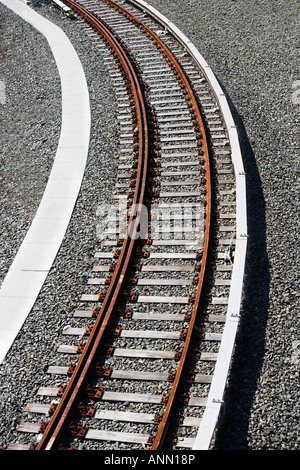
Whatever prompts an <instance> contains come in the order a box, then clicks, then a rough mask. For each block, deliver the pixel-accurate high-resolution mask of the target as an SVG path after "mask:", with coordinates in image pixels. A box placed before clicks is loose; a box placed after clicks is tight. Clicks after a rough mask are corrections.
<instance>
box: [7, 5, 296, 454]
mask: <svg viewBox="0 0 300 470" xmlns="http://www.w3.org/2000/svg"><path fill="white" fill-rule="evenodd" d="M44 3H45V2H44ZM149 3H150V4H151V5H153V6H154V7H155V8H157V9H158V10H159V11H160V12H161V13H163V14H165V15H166V16H167V17H168V18H169V19H170V20H171V21H173V22H174V23H175V24H176V26H178V28H180V29H181V30H182V31H183V33H185V34H186V36H187V37H188V38H189V39H190V40H191V41H192V42H193V43H194V44H195V46H196V47H197V48H198V50H199V51H200V53H201V54H202V55H203V57H204V58H205V59H206V61H207V62H208V63H209V65H210V66H211V68H212V70H213V71H214V73H215V74H216V76H217V78H218V80H219V82H220V84H221V86H222V87H223V89H224V92H225V93H226V95H227V97H228V101H229V103H230V105H231V108H232V113H233V116H234V119H235V122H236V125H237V127H238V132H239V136H240V143H241V148H242V154H243V159H244V165H245V170H246V173H247V205H248V207H247V210H248V234H249V241H248V247H249V248H248V255H247V265H246V273H245V274H246V275H245V289H244V300H243V305H242V312H241V313H242V318H241V328H240V331H239V335H238V338H237V339H238V341H237V346H236V351H235V355H234V359H233V364H232V370H231V375H230V380H229V383H228V390H227V393H226V396H225V401H226V408H225V413H224V417H223V422H222V426H221V428H220V430H219V432H218V434H217V436H216V439H215V442H214V448H215V449H217V450H224V449H226V450H230V449H234V450H245V449H249V450H285V449H287V450H295V449H297V448H298V446H299V440H298V439H299V437H298V435H299V431H298V426H299V424H298V423H299V421H298V419H299V360H300V351H299V349H300V338H299V320H298V317H297V311H296V306H297V303H298V304H299V301H298V302H297V299H299V291H298V290H297V287H298V266H297V263H298V262H299V261H298V231H297V227H298V225H297V224H298V221H297V215H298V210H297V209H298V174H299V168H298V164H299V146H298V145H299V122H300V116H299V98H298V97H297V93H295V91H297V80H299V78H300V77H299V68H298V51H299V43H298V38H297V27H296V24H297V16H298V15H299V8H297V2H296V1H294V0H285V1H283V0H278V1H277V2H270V1H267V0H257V1H256V2H251V8H249V2H247V0H236V1H230V2H229V1H228V0H219V1H218V2H216V1H214V2H211V1H209V0H202V1H201V2H198V1H196V0H190V1H185V2H184V8H183V6H182V5H183V4H182V1H180V0H169V2H164V1H160V0H150V1H149ZM36 10H37V11H38V12H39V13H41V14H42V15H48V16H49V17H50V19H51V20H52V21H54V22H55V23H56V24H58V25H59V26H61V27H62V28H63V29H64V31H65V32H66V33H67V34H68V36H69V38H70V40H71V42H72V44H73V45H74V47H75V49H76V50H77V52H78V54H79V57H80V59H81V61H82V64H83V67H84V70H85V73H86V76H87V81H88V86H89V91H90V100H91V108H92V137H91V143H90V153H89V159H88V165H87V169H86V174H85V178H84V181H83V185H82V190H81V193H80V196H79V198H78V202H77V205H76V208H75V211H74V216H73V218H72V221H71V224H70V227H69V230H68V232H67V234H66V237H65V240H64V242H63V245H62V248H61V250H60V254H59V257H58V258H57V260H56V262H55V264H54V266H53V269H52V270H51V273H50V275H49V277H48V279H47V281H46V283H45V285H44V287H43V289H42V292H41V294H40V296H39V299H38V301H37V303H36V305H35V307H34V309H33V311H32V312H31V314H30V316H29V318H28V319H27V321H26V322H25V324H24V327H23V329H22V331H21V332H20V334H19V335H18V337H17V340H16V342H15V344H14V345H13V347H12V349H11V351H10V352H9V354H8V356H7V358H6V360H5V362H4V364H3V365H2V366H1V368H0V395H1V405H0V406H1V409H0V449H5V448H6V446H7V444H8V443H9V442H14V441H17V440H18V433H17V432H16V426H17V424H18V423H19V421H20V419H21V418H22V413H23V409H24V406H25V405H26V403H27V402H28V401H34V397H35V393H36V390H37V388H38V386H39V385H40V384H41V383H42V382H43V379H44V375H45V371H46V368H47V367H48V366H49V364H51V361H53V363H56V362H57V359H56V356H57V355H56V348H57V346H58V340H57V341H56V340H55V334H54V333H53V331H54V332H57V337H59V334H60V332H61V329H62V328H63V327H64V326H65V325H66V324H68V323H70V322H71V321H72V325H73V324H74V320H73V318H72V309H73V308H75V307H77V305H78V299H79V297H80V295H81V293H82V287H83V283H84V280H83V278H82V273H83V272H85V271H86V270H88V269H90V266H91V260H92V258H93V255H94V252H95V251H96V247H97V238H96V236H95V234H96V232H95V231H96V223H97V220H96V213H97V207H98V205H99V204H101V202H103V203H105V202H109V200H110V199H109V198H110V194H111V193H112V188H113V178H114V175H115V173H116V167H117V143H118V142H117V137H118V135H117V129H118V128H117V119H116V111H115V101H114V95H113V90H112V86H111V82H110V78H109V76H108V73H107V70H106V68H105V64H104V62H103V60H102V58H101V56H100V54H99V52H98V50H97V48H96V47H94V46H93V45H92V43H91V41H90V40H89V39H87V38H86V37H85V35H84V34H82V33H81V32H80V27H79V26H78V25H76V22H71V21H70V20H67V19H66V18H64V17H63V16H62V15H61V14H60V13H59V12H58V11H57V10H55V8H53V7H48V6H38V2H36ZM0 13H1V16H2V25H3V26H2V29H1V48H2V51H1V52H2V54H4V60H3V64H4V68H3V70H1V75H0V80H5V84H6V90H7V98H6V100H5V103H4V104H1V105H0V111H1V117H2V121H3V126H4V127H3V129H4V132H3V131H1V134H2V133H3V136H4V139H3V138H2V136H1V139H3V141H4V143H3V146H2V151H1V155H0V157H1V185H3V186H2V187H3V188H6V191H3V192H2V191H1V208H2V209H1V217H0V220H1V227H2V226H3V230H2V237H1V242H0V252H1V272H0V275H1V276H2V277H3V276H4V274H5V272H6V270H7V269H8V267H9V265H10V263H11V261H12V258H13V255H14V253H15V251H16V249H17V247H18V244H19V243H20V242H21V241H22V237H23V236H24V235H25V233H26V230H27V228H28V226H29V223H30V220H31V217H32V213H34V209H33V207H36V205H37V204H38V201H39V198H40V197H41V194H42V192H43V188H44V185H45V184H46V179H47V171H49V169H50V167H51V160H52V159H53V156H54V153H55V149H56V145H57V140H58V132H59V129H60V91H59V77H58V74H57V69H56V67H55V64H54V61H53V57H52V55H51V52H50V50H49V48H48V45H47V43H46V41H45V40H44V38H43V37H41V36H40V35H39V34H38V33H36V32H35V31H34V30H32V29H30V28H29V27H28V26H27V25H24V23H23V22H22V20H20V19H18V18H17V17H16V16H15V15H13V14H12V13H11V12H9V10H8V9H6V8H4V7H2V6H1V8H0ZM18 38H19V39H18ZM20 38H22V40H21V39H20ZM3 50H4V52H3ZM29 57H31V59H32V60H31V61H30V60H29ZM95 57H96V58H97V60H96V59H95ZM22 60H23V64H26V67H25V65H23V68H22V72H20V69H19V67H21V64H22ZM31 67H32V70H31ZM45 71H46V72H45ZM41 72H43V73H41ZM34 74H35V75H34ZM30 77H36V78H35V83H39V84H40V85H39V86H40V87H41V88H38V90H37V87H35V86H34V85H33V84H32V83H33V79H32V80H30ZM45 77H47V79H46V78H45ZM49 77H50V79H49ZM16 83H19V85H20V86H19V87H17V86H16ZM21 91H22V92H21ZM32 93H36V95H37V96H36V97H35V99H34V102H35V103H37V104H36V106H34V107H33V109H34V110H35V112H33V111H32V109H31V108H32V107H31V106H29V104H30V101H31V100H30V96H32ZM40 95H41V96H43V97H44V101H46V103H47V106H46V108H47V109H46V110H45V109H42V108H41V106H42V105H43V100H38V99H37V98H38V96H40ZM40 115H42V116H43V121H45V125H42V121H41V119H40V118H39V116H40ZM11 116H13V117H14V119H12V118H11ZM50 117H51V119H50ZM49 121H50V122H51V125H49ZM37 130H38V131H39V132H38V133H37V132H36V131H37ZM16 135H19V136H20V137H19V138H18V141H19V146H16V145H15V144H16V142H17V138H16ZM24 135H25V136H26V139H24V140H23V141H22V136H24ZM99 142H100V144H99ZM25 143H26V146H28V147H26V149H25V150H24V148H22V145H25ZM13 144H14V146H13ZM19 147H20V148H19ZM12 148H14V152H12V150H11V149H12ZM20 154H24V155H28V158H24V159H23V160H24V162H26V165H25V168H24V167H23V166H22V167H19V165H20ZM31 157H32V158H31ZM41 159H43V165H44V166H45V168H47V171H44V172H41V171H40V169H41V166H42V165H41ZM16 168H17V169H18V172H17V170H16ZM19 168H20V170H19ZM21 170H22V173H21ZM41 173H42V174H41ZM25 183H26V184H25ZM13 184H14V187H15V188H16V189H12V190H11V191H12V192H10V193H9V194H8V192H7V188H11V185H13ZM21 185H22V186H21ZM16 191H20V193H16ZM6 194H7V196H6ZM14 194H17V195H18V194H22V196H17V197H16V198H14V197H13V195H14ZM8 203H9V204H11V205H10V206H9V207H10V209H9V210H8V209H7V204H8ZM4 227H5V230H6V231H7V232H5V230H4ZM9 227H11V228H9ZM1 280H2V279H1ZM297 414H298V417H297Z"/></svg>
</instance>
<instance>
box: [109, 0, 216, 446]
mask: <svg viewBox="0 0 300 470" xmlns="http://www.w3.org/2000/svg"><path fill="white" fill-rule="evenodd" d="M104 1H105V2H106V3H108V4H109V5H111V6H113V7H114V8H116V9H117V10H119V11H120V12H121V13H122V14H123V15H124V16H126V17H127V18H128V19H129V20H130V21H131V22H133V23H135V24H136V25H137V26H139V27H140V28H141V29H143V30H144V31H145V33H146V34H147V35H148V36H149V37H150V38H151V39H152V40H153V41H154V42H155V43H156V45H157V46H158V47H159V48H160V49H161V50H162V51H163V53H164V54H165V56H166V57H167V59H168V60H169V62H170V63H171V65H172V67H173V69H174V70H175V72H176V74H177V76H178V78H179V80H181V82H182V83H183V85H184V88H185V90H186V92H187V95H188V98H189V100H190V102H191V104H192V107H193V111H194V114H195V119H196V122H197V125H198V128H199V130H200V132H201V138H202V149H203V157H204V162H205V173H206V207H205V211H206V217H205V233H204V246H203V255H202V262H201V270H200V273H199V281H198V287H197V293H196V296H195V303H194V308H193V312H192V315H191V320H190V324H189V328H188V331H187V336H186V340H185V343H184V347H183V351H182V354H181V358H180V361H179V365H178V369H177V372H176V376H175V379H174V382H173V386H172V390H171V392H170V395H169V399H168V402H167V405H166V408H165V411H164V415H163V418H162V420H161V422H160V424H159V426H158V429H157V432H156V434H155V437H154V440H153V444H152V447H151V450H159V449H161V448H162V445H163V442H164V438H165V435H166V433H167V430H168V426H169V422H170V416H171V412H172V409H173V405H174V401H175V397H176V394H177V390H178V388H179V385H180V382H181V377H182V372H183V368H184V365H185V362H186V359H187V354H188V350H189V345H190V341H191V337H192V333H193V329H194V325H195V320H196V316H197V312H198V309H199V303H200V297H201V292H202V286H203V281H204V274H205V266H206V260H207V255H208V246H209V239H210V219H211V178H210V164H209V153H208V145H207V139H206V133H205V127H204V124H203V120H202V116H201V113H200V110H199V106H198V103H197V100H196V97H195V95H194V92H193V90H192V88H191V86H190V84H189V81H188V80H187V78H186V76H185V73H184V72H183V70H182V68H181V67H180V65H179V63H178V62H177V60H176V59H175V57H174V56H173V54H172V53H171V51H170V50H169V49H168V47H167V46H166V45H165V44H164V42H163V41H162V40H161V39H160V38H159V37H158V36H157V35H156V34H155V33H153V32H152V31H151V29H149V28H148V27H147V26H146V25H145V24H143V23H142V21H140V20H139V19H137V18H136V17H134V16H133V15H132V14H131V13H130V12H128V11H126V10H125V9H124V8H123V7H121V6H120V5H118V4H116V3H115V2H114V1H113V0H104Z"/></svg>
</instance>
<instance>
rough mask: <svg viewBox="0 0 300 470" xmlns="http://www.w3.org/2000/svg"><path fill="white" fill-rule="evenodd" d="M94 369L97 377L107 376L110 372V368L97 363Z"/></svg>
mask: <svg viewBox="0 0 300 470" xmlns="http://www.w3.org/2000/svg"><path fill="white" fill-rule="evenodd" d="M96 371H97V374H98V376H99V377H109V376H110V375H111V373H112V368H111V367H104V366H102V365H101V364H97V365H96Z"/></svg>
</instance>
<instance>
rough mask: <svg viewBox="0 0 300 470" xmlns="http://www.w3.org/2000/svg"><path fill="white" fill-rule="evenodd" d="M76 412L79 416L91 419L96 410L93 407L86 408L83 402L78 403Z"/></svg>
mask: <svg viewBox="0 0 300 470" xmlns="http://www.w3.org/2000/svg"><path fill="white" fill-rule="evenodd" d="M78 411H79V413H80V415H81V416H88V417H92V416H94V414H95V412H96V408H95V407H94V406H88V405H85V404H84V403H83V402H80V403H79V405H78Z"/></svg>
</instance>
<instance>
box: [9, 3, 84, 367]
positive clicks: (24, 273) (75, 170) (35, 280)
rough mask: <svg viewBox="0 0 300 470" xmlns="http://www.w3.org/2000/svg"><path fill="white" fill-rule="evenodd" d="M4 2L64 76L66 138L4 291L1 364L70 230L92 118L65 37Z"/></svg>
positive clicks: (27, 10)
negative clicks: (39, 37) (41, 40)
mask: <svg viewBox="0 0 300 470" xmlns="http://www.w3.org/2000/svg"><path fill="white" fill-rule="evenodd" d="M0 1H1V3H2V4H4V5H5V6H7V7H8V8H9V9H10V10H12V11H13V12H14V13H16V14H17V15H19V16H20V17H21V18H23V19H24V21H26V22H28V23H30V24H31V25H32V26H33V27H34V28H36V29H37V30H38V31H39V32H40V33H41V34H43V35H44V36H45V38H46V39H47V41H48V43H49V46H50V48H51V51H52V53H53V56H54V59H55V61H56V64H57V68H58V72H59V74H60V78H61V94H62V123H61V135H60V139H59V143H58V148H57V151H56V155H55V159H54V163H53V167H52V171H51V174H50V177H49V180H48V183H47V187H46V189H45V192H44V195H43V197H42V200H41V202H40V205H39V208H38V210H37V213H36V215H35V218H34V220H33V222H32V224H31V226H30V228H29V230H28V232H27V235H26V237H25V238H24V240H23V243H22V244H21V246H20V249H19V251H18V253H17V255H16V257H15V259H14V261H13V263H12V265H11V267H10V270H9V272H8V273H7V275H6V277H5V279H4V281H3V283H2V286H1V289H0V363H2V362H3V360H4V359H5V356H6V354H7V352H8V351H9V349H10V347H11V345H12V344H13V342H14V340H15V338H16V336H17V334H18V332H19V330H20V328H21V327H22V325H23V323H24V321H25V320H26V318H27V316H28V314H29V313H30V311H31V309H32V307H33V305H34V303H35V300H36V298H37V296H38V294H39V292H40V290H41V288H42V286H43V283H44V281H45V279H46V277H47V274H48V272H49V270H50V269H51V266H52V264H53V262H54V259H55V257H56V255H57V253H58V250H59V248H60V245H61V243H62V240H63V237H64V235H65V232H66V230H67V227H68V224H69V221H70V218H71V215H72V212H73V209H74V206H75V203H76V200H77V197H78V193H79V190H80V186H81V182H82V178H83V174H84V170H85V166H86V160H87V154H88V147H89V138H90V125H91V117H90V104H89V94H88V88H87V84H86V80H85V75H84V71H83V68H82V65H81V63H80V61H79V59H78V56H77V54H76V52H75V50H74V48H73V46H72V44H71V43H70V41H69V39H68V38H67V36H66V35H65V33H64V32H63V31H62V30H61V29H60V28H58V27H57V26H56V25H54V24H52V23H51V22H50V21H48V20H47V19H45V18H43V17H42V16H41V15H39V14H38V13H36V12H35V11H34V10H32V9H31V8H30V7H28V6H27V5H26V4H25V3H23V2H21V1H19V0H0ZM32 60H34V57H33V58H32Z"/></svg>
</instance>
